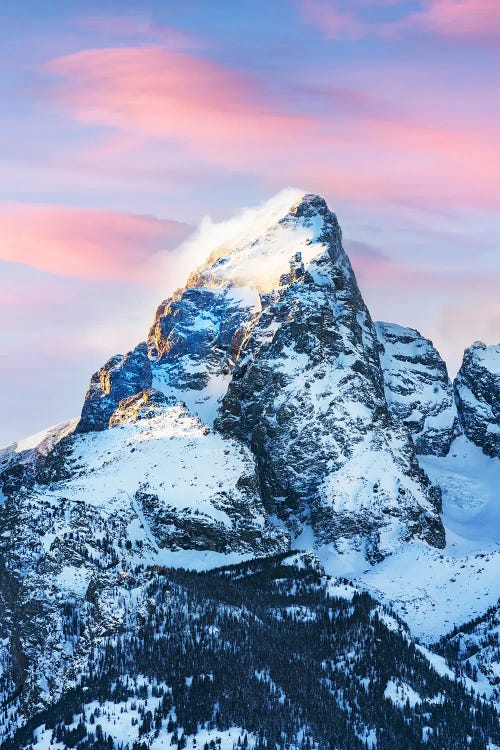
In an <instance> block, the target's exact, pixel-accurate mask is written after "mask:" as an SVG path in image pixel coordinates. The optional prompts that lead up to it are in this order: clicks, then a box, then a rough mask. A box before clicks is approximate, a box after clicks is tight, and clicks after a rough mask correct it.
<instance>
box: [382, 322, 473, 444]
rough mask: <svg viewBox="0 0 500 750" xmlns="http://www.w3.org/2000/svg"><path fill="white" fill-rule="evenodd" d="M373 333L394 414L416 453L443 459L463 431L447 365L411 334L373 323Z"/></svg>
mask: <svg viewBox="0 0 500 750" xmlns="http://www.w3.org/2000/svg"><path fill="white" fill-rule="evenodd" d="M375 329H376V333H377V339H378V341H379V343H380V347H379V355H380V363H381V366H382V371H383V376H384V391H385V397H386V401H387V404H388V406H389V410H390V412H391V414H392V415H393V416H394V417H395V419H397V420H398V422H400V423H401V424H403V425H404V426H405V427H406V428H407V429H408V431H409V432H410V434H411V436H412V438H413V442H414V444H415V449H416V451H417V453H419V454H422V455H435V456H445V455H446V454H447V453H448V451H449V449H450V445H451V443H452V441H453V439H454V438H455V437H456V436H457V434H458V432H459V426H458V419H457V410H456V407H455V401H454V397H453V386H452V384H451V382H450V379H449V377H448V371H447V369H446V365H445V363H444V361H443V360H442V359H441V357H440V356H439V353H438V352H437V351H436V349H435V348H434V346H433V345H432V341H429V339H426V338H425V337H424V336H422V335H421V334H420V333H419V332H418V331H415V330H414V329H413V328H403V327H402V326H398V325H396V324H395V323H375Z"/></svg>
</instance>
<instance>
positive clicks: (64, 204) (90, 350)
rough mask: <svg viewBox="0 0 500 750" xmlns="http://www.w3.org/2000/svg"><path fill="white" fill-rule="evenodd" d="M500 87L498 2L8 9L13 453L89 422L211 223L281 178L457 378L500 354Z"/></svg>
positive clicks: (7, 258)
mask: <svg viewBox="0 0 500 750" xmlns="http://www.w3.org/2000/svg"><path fill="white" fill-rule="evenodd" d="M499 79H500V3H499V2H498V0H415V1H413V0H411V1H407V0H344V1H342V0H272V2H269V0H266V1H264V0H237V1H236V2H235V0H230V1H229V0H213V1H212V2H205V0H181V1H177V0H168V2H167V1H166V0H152V1H148V0H100V1H99V2H97V1H96V0H71V2H67V0H2V1H1V3H0V96H1V102H2V105H1V106H2V116H1V118H0V176H1V179H0V306H1V315H0V336H1V341H2V343H1V347H0V445H2V444H7V443H9V442H12V441H13V440H17V439H19V438H21V437H23V436H25V435H27V434H30V433H34V432H36V431H38V430H40V429H42V428H44V427H46V426H48V425H51V424H55V423H58V422H61V421H64V420H66V419H69V418H72V417H74V416H77V415H78V414H79V412H80V409H81V404H82V400H83V396H84V393H85V390H86V387H87V385H88V381H89V378H90V375H91V374H92V372H93V371H95V370H96V369H97V368H98V367H99V366H100V365H101V364H103V362H104V361H106V360H107V359H108V358H109V357H110V356H111V355H113V354H115V353H118V352H126V351H128V350H129V349H131V348H132V347H133V346H134V345H135V344H136V343H137V342H138V341H140V340H143V339H144V338H145V337H146V334H147V330H148V327H149V325H150V323H151V321H152V319H153V315H154V312H155V309H156V306H157V305H158V304H159V302H160V301H161V300H162V299H164V298H165V297H167V296H168V295H169V294H170V293H171V292H172V291H173V290H174V289H175V288H176V287H177V286H179V285H181V284H182V283H183V280H184V278H185V276H186V275H187V273H188V271H189V270H190V269H189V267H188V265H189V262H190V260H191V259H190V258H189V257H187V256H186V253H185V252H183V250H182V242H183V240H184V239H185V238H186V237H187V236H189V234H190V233H191V232H192V231H193V230H194V229H195V228H196V227H197V226H198V225H199V223H200V222H201V221H202V220H203V219H204V217H207V216H209V217H211V218H212V219H213V220H215V221H221V220H224V219H227V218H229V217H231V216H233V215H235V214H237V213H238V211H240V210H241V209H242V208H243V207H246V206H252V205H256V204H259V203H260V202H262V201H264V200H267V199H268V198H270V197H271V196H272V195H274V194H275V193H277V192H278V191H280V190H281V189H283V188H286V187H298V188H301V189H304V190H305V191H308V192H314V193H319V194H321V195H323V196H324V197H325V198H326V200H327V201H328V203H329V205H330V207H331V208H332V210H334V211H335V212H336V213H337V215H338V218H339V221H340V223H341V226H342V228H343V235H344V241H345V247H346V250H347V252H348V253H349V255H350V258H351V261H352V263H353V266H354V269H355V271H356V275H357V277H358V282H359V285H360V287H361V290H362V293H363V295H364V298H365V300H366V302H367V304H368V306H369V308H370V311H371V314H372V317H373V318H374V319H375V320H387V321H392V322H398V323H400V324H401V325H409V326H412V327H414V328H417V329H418V330H420V331H421V332H422V333H423V334H424V335H426V336H427V337H429V338H431V339H432V340H433V342H434V344H435V345H436V346H437V348H438V350H439V351H440V353H441V354H442V356H443V357H444V358H445V360H446V362H447V364H448V368H449V372H450V374H451V375H452V376H453V375H454V374H455V372H456V370H457V369H458V367H459V364H460V361H461V357H462V353H463V350H464V348H465V347H467V346H468V345H470V344H471V343H472V342H473V341H475V340H483V341H485V342H486V343H488V344H491V343H497V342H498V340H499V339H500V294H499V291H498V290H499V289H500V253H499V239H500V219H499V208H500V189H499V188H500V128H498V122H499V114H500V97H499V96H498V91H499V90H500V80H499ZM205 220H206V219H205Z"/></svg>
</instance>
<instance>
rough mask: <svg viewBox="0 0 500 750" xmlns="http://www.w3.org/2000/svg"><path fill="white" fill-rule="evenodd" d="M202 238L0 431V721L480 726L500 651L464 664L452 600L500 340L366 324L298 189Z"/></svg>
mask: <svg viewBox="0 0 500 750" xmlns="http://www.w3.org/2000/svg"><path fill="white" fill-rule="evenodd" d="M205 256H206V258H205V261H204V262H203V263H202V264H201V265H200V266H199V267H198V268H197V269H195V270H194V271H193V273H192V274H191V275H190V276H189V278H188V280H187V282H186V285H185V286H184V287H183V288H182V289H179V290H178V291H177V292H175V294H174V295H173V296H172V297H171V298H169V299H167V300H165V301H163V302H162V303H161V304H160V305H159V307H158V309H157V311H156V315H155V318H154V321H153V324H152V326H151V328H150V330H149V332H148V334H147V337H146V341H144V342H141V343H139V344H138V345H137V346H136V347H135V348H133V349H132V350H131V351H130V352H128V353H127V354H125V355H116V356H114V357H112V358H111V359H109V360H108V361H107V362H106V363H105V364H104V365H103V366H102V367H101V368H100V369H99V370H98V371H97V372H96V373H95V374H94V375H93V376H92V378H91V382H90V385H89V389H88V391H87V394H86V396H85V399H84V403H83V408H82V413H81V417H80V419H79V420H75V421H73V422H69V423H67V424H64V425H59V426H57V427H55V428H51V429H49V430H47V431H46V432H44V433H41V434H40V435H38V436H34V437H33V438H29V439H27V440H25V441H21V442H20V443H17V444H15V445H13V446H9V447H8V448H6V449H4V450H3V451H1V452H0V480H1V487H2V491H1V494H0V712H3V713H1V714H0V747H2V750H3V746H2V744H1V742H2V740H3V742H4V744H5V748H12V749H13V748H24V747H27V746H29V745H31V744H33V746H34V747H37V748H38V749H39V750H45V747H46V746H47V744H50V743H51V740H52V745H53V746H54V748H55V750H60V748H63V747H79V748H80V750H85V748H87V747H92V748H99V749H100V748H104V746H105V745H106V748H107V749H108V750H112V747H114V746H118V745H119V743H122V744H128V745H129V748H130V750H132V748H133V750H143V745H144V747H155V743H156V746H158V747H159V746H160V745H162V743H163V744H164V743H165V742H168V744H180V745H181V750H182V747H184V745H185V743H186V741H187V739H186V738H187V737H189V738H190V739H189V742H190V743H192V744H193V745H195V744H196V743H199V742H203V743H205V741H206V742H207V744H208V746H209V747H208V750H210V748H212V750H213V746H215V744H218V745H221V743H224V746H225V747H228V748H229V750H232V747H233V744H234V745H235V746H237V745H238V744H240V745H241V744H243V745H244V746H245V747H246V746H248V745H250V746H251V747H254V746H255V747H257V746H258V748H259V750H260V749H261V748H263V747H265V746H267V744H268V743H269V742H275V743H276V742H277V743H278V744H280V746H281V745H283V748H285V747H286V748H299V746H300V748H301V749H302V748H304V750H306V748H312V747H313V746H317V747H321V748H323V747H324V748H325V749H326V747H327V745H328V747H329V748H335V750H337V748H338V749H339V750H340V748H356V747H358V746H359V747H366V746H368V747H375V746H377V748H381V747H382V748H383V747H387V748H389V747H391V748H392V747H395V746H402V747H420V746H422V747H424V746H425V747H427V748H433V747H435V748H443V750H444V748H450V747H452V748H453V747H456V748H460V749H462V748H465V747H467V748H470V747H477V748H481V750H486V748H488V750H493V748H494V747H495V743H497V744H499V743H500V739H499V738H498V735H497V734H496V731H497V730H496V726H495V722H496V720H497V715H496V714H495V709H494V708H493V707H492V705H493V704H492V703H491V701H495V700H496V699H497V697H498V694H497V692H495V682H494V681H495V680H496V678H497V671H498V670H497V666H496V665H498V663H500V658H499V657H498V652H497V651H495V647H494V645H493V646H492V644H491V643H490V641H488V644H487V647H488V649H489V650H488V652H487V662H488V664H489V665H490V667H488V669H485V670H482V671H481V669H482V668H481V669H479V667H478V669H477V673H474V674H476V677H477V680H475V679H474V674H473V673H472V672H471V675H469V673H468V672H467V669H468V668H466V667H465V666H463V664H462V663H461V662H460V659H459V657H458V656H457V653H458V654H460V653H461V646H459V647H458V652H457V647H456V645H455V644H456V643H457V642H458V641H457V634H458V633H459V630H455V629H454V626H457V628H459V626H460V624H461V623H467V622H470V621H474V622H476V621H477V622H482V620H481V618H482V617H485V612H486V611H487V610H488V609H489V608H490V611H493V610H491V608H492V607H495V606H496V604H497V600H498V596H499V593H500V592H499V590H498V570H499V565H500V546H499V539H500V521H499V520H498V519H499V516H498V486H499V484H500V483H499V479H500V462H499V460H498V451H497V449H495V448H494V446H495V445H496V443H495V438H494V436H495V434H496V433H495V429H496V427H498V424H497V421H495V420H498V403H499V393H500V388H499V380H498V372H499V366H500V347H485V346H484V345H482V344H475V345H474V346H473V347H471V349H469V350H467V352H466V353H465V355H464V364H463V365H462V368H461V370H460V373H459V375H458V376H457V379H456V381H455V383H454V385H453V386H452V384H451V383H450V381H449V379H448V375H447V371H446V366H445V364H444V362H443V361H442V359H441V358H440V356H439V354H438V353H437V351H436V350H435V348H434V347H433V345H432V343H431V342H430V341H429V340H428V339H425V338H424V337H423V336H421V335H420V334H419V333H418V332H417V331H414V330H412V329H407V328H401V327H400V326H397V325H395V324H388V323H377V324H374V323H373V322H372V319H371V317H370V313H369V311H368V309H367V307H366V305H365V303H364V301H363V298H362V295H361V292H360V290H359V287H358V285H357V282H356V279H355V276H354V273H353V270H352V268H351V265H350V262H349V259H348V257H347V255H346V254H345V252H344V250H343V247H342V233H341V229H340V226H339V223H338V221H337V218H336V216H335V215H334V214H333V213H332V212H331V211H330V210H329V208H328V206H327V205H326V203H325V201H324V200H323V199H322V198H320V197H319V196H316V195H310V194H293V195H292V194H291V193H290V192H289V191H285V192H284V193H283V194H280V195H278V196H276V197H275V198H274V199H272V200H271V201H270V202H268V203H267V204H266V205H265V206H263V207H262V208H260V209H259V210H256V211H253V212H247V214H246V216H245V217H244V220H240V221H233V222H232V223H231V222H230V223H229V224H228V225H227V234H226V236H225V237H224V238H218V239H217V241H211V242H209V243H208V244H207V247H206V253H205ZM495 451H496V452H495ZM297 549H306V550H309V551H307V552H305V553H295V552H293V550H297ZM254 558H259V559H260V562H259V561H256V560H255V559H254ZM264 560H265V562H264ZM287 560H288V562H286V561H287ZM231 566H232V567H231ZM214 568H220V570H218V571H217V572H210V571H213V569H214ZM185 569H189V570H190V571H191V572H189V573H188V572H186V571H185ZM193 570H194V571H199V572H198V573H195V572H192V571H193ZM478 618H479V619H478ZM488 623H489V621H488ZM485 627H486V626H485ZM487 627H488V628H489V629H490V630H491V629H492V628H493V626H492V627H491V628H490V625H489V624H488V626H487ZM481 632H482V631H481ZM488 632H489V630H488ZM493 632H494V629H493ZM479 637H480V636H478V638H479ZM481 637H482V636H481ZM336 638H337V639H338V642H337V643H336V642H335V639H336ZM453 639H455V640H453ZM422 642H423V643H425V644H426V645H425V646H424V645H422ZM481 643H483V642H482V641H481ZM272 644H275V645H274V646H272ZM277 644H281V647H282V652H283V659H284V661H283V664H281V662H280V660H279V659H278V660H276V659H275V658H274V657H273V656H272V653H271V652H272V649H273V648H274V649H277V648H279V647H278V645H277ZM300 644H302V645H300ZM307 644H310V645H307ZM374 644H375V645H374ZM376 644H381V645H380V646H377V645H376ZM299 646H300V647H299ZM490 646H491V648H490ZM481 648H482V646H481ZM485 648H486V646H485ZM280 653H281V652H280ZM147 654H149V657H147ZM298 654H300V656H297V655H298ZM446 659H447V660H448V663H447V662H446ZM294 660H295V661H294ZM217 663H221V664H222V665H223V666H222V667H220V668H216V664H217ZM294 663H296V667H293V664H294ZM484 663H486V656H485V661H484ZM471 669H472V667H471ZM306 674H309V675H310V677H308V678H307V680H306V678H305V675H306ZM237 676H238V677H239V680H236V679H235V678H236V677H237ZM485 681H489V682H488V685H489V688H488V690H487V691H486V692H487V699H486V701H485V700H484V699H482V698H479V697H477V696H478V695H482V693H483V692H485V690H484V689H483V688H484V685H485ZM471 690H472V694H473V695H472V697H471V693H470V691H471ZM191 691H192V692H191ZM245 695H246V696H247V697H248V696H252V701H254V703H250V704H249V705H248V706H247V708H245V706H246V703H245V698H244V696H245ZM474 696H475V697H474ZM262 701H264V703H262ZM490 704H491V705H490ZM257 705H265V706H267V708H266V710H263V711H262V710H258V711H257V710H253V709H252V706H257ZM318 705H323V706H324V712H323V713H322V712H321V711H320V710H318V707H317V706H318ZM134 706H135V707H134ZM280 707H281V708H280ZM459 713H460V716H461V722H460V723H457V722H455V724H454V725H453V726H452V724H453V719H452V717H456V716H457V715H458V714H459ZM148 715H149V717H148ZM273 716H274V717H276V716H279V717H280V718H279V721H278V720H277V719H273ZM99 719H100V722H99V721H98V720H99ZM98 725H99V726H100V729H99V731H98V730H97V726H98ZM125 725H126V728H125ZM131 727H133V728H131ZM235 727H239V729H238V732H236V730H235V729H234V728H235ZM443 727H446V729H443ZM33 732H34V735H33ZM235 732H236V733H235ZM240 732H241V736H240ZM104 735H106V736H104ZM183 737H184V739H182V738H183ZM217 737H218V738H219V740H220V742H217V743H216V742H215V740H216V739H217ZM245 737H246V740H245ZM466 737H469V738H470V740H466V739H464V738H466ZM109 738H111V739H109ZM238 738H240V739H239V741H238ZM280 738H281V739H280ZM245 742H246V744H245ZM134 743H136V744H134ZM335 743H336V744H335ZM418 743H420V744H418ZM447 743H448V744H447ZM488 743H489V744H488Z"/></svg>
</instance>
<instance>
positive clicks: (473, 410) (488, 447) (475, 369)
mask: <svg viewBox="0 0 500 750" xmlns="http://www.w3.org/2000/svg"><path fill="white" fill-rule="evenodd" d="M454 389H455V399H456V403H457V409H458V414H459V419H460V424H461V426H462V429H463V431H464V433H465V434H466V435H467V437H468V438H469V440H472V442H473V443H475V444H476V445H478V446H479V447H480V448H482V450H483V453H486V455H488V456H497V457H500V344H496V345H493V346H486V344H483V342H482V341H476V342H475V343H474V344H473V345H472V346H471V347H469V348H468V349H466V350H465V352H464V357H463V361H462V366H461V367H460V370H459V372H458V375H457V377H456V378H455V383H454Z"/></svg>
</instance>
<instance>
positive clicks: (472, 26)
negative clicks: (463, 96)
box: [300, 0, 500, 41]
mask: <svg viewBox="0 0 500 750" xmlns="http://www.w3.org/2000/svg"><path fill="white" fill-rule="evenodd" d="M398 5H403V7H404V3H401V1H400V0H353V2H351V3H349V8H350V10H349V11H343V10H341V8H340V7H339V3H338V2H336V1H335V0H301V2H300V11H301V15H302V17H303V19H304V21H305V22H306V23H309V24H313V25H315V26H317V27H318V29H319V30H320V31H321V33H322V35H323V36H324V37H325V38H327V39H335V38H344V39H346V38H347V39H349V38H351V39H353V38H354V39H360V38H362V37H366V36H381V37H386V38H390V37H397V36H401V35H403V34H404V35H407V34H412V33H414V32H419V31H420V32H421V31H424V32H427V33H430V34H436V35H439V36H443V37H449V38H457V39H462V40H465V39H469V40H473V41H497V40H498V39H500V3H498V1H497V0H421V5H422V8H421V9H420V10H418V11H412V12H409V13H407V14H406V15H405V16H403V17H402V18H396V19H393V20H387V19H384V20H381V19H377V18H376V17H375V18H374V17H373V15H372V16H370V17H367V16H366V14H365V11H366V9H371V10H372V11H373V10H374V9H375V10H376V9H379V8H382V7H387V6H389V7H390V6H394V7H397V6H398Z"/></svg>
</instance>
